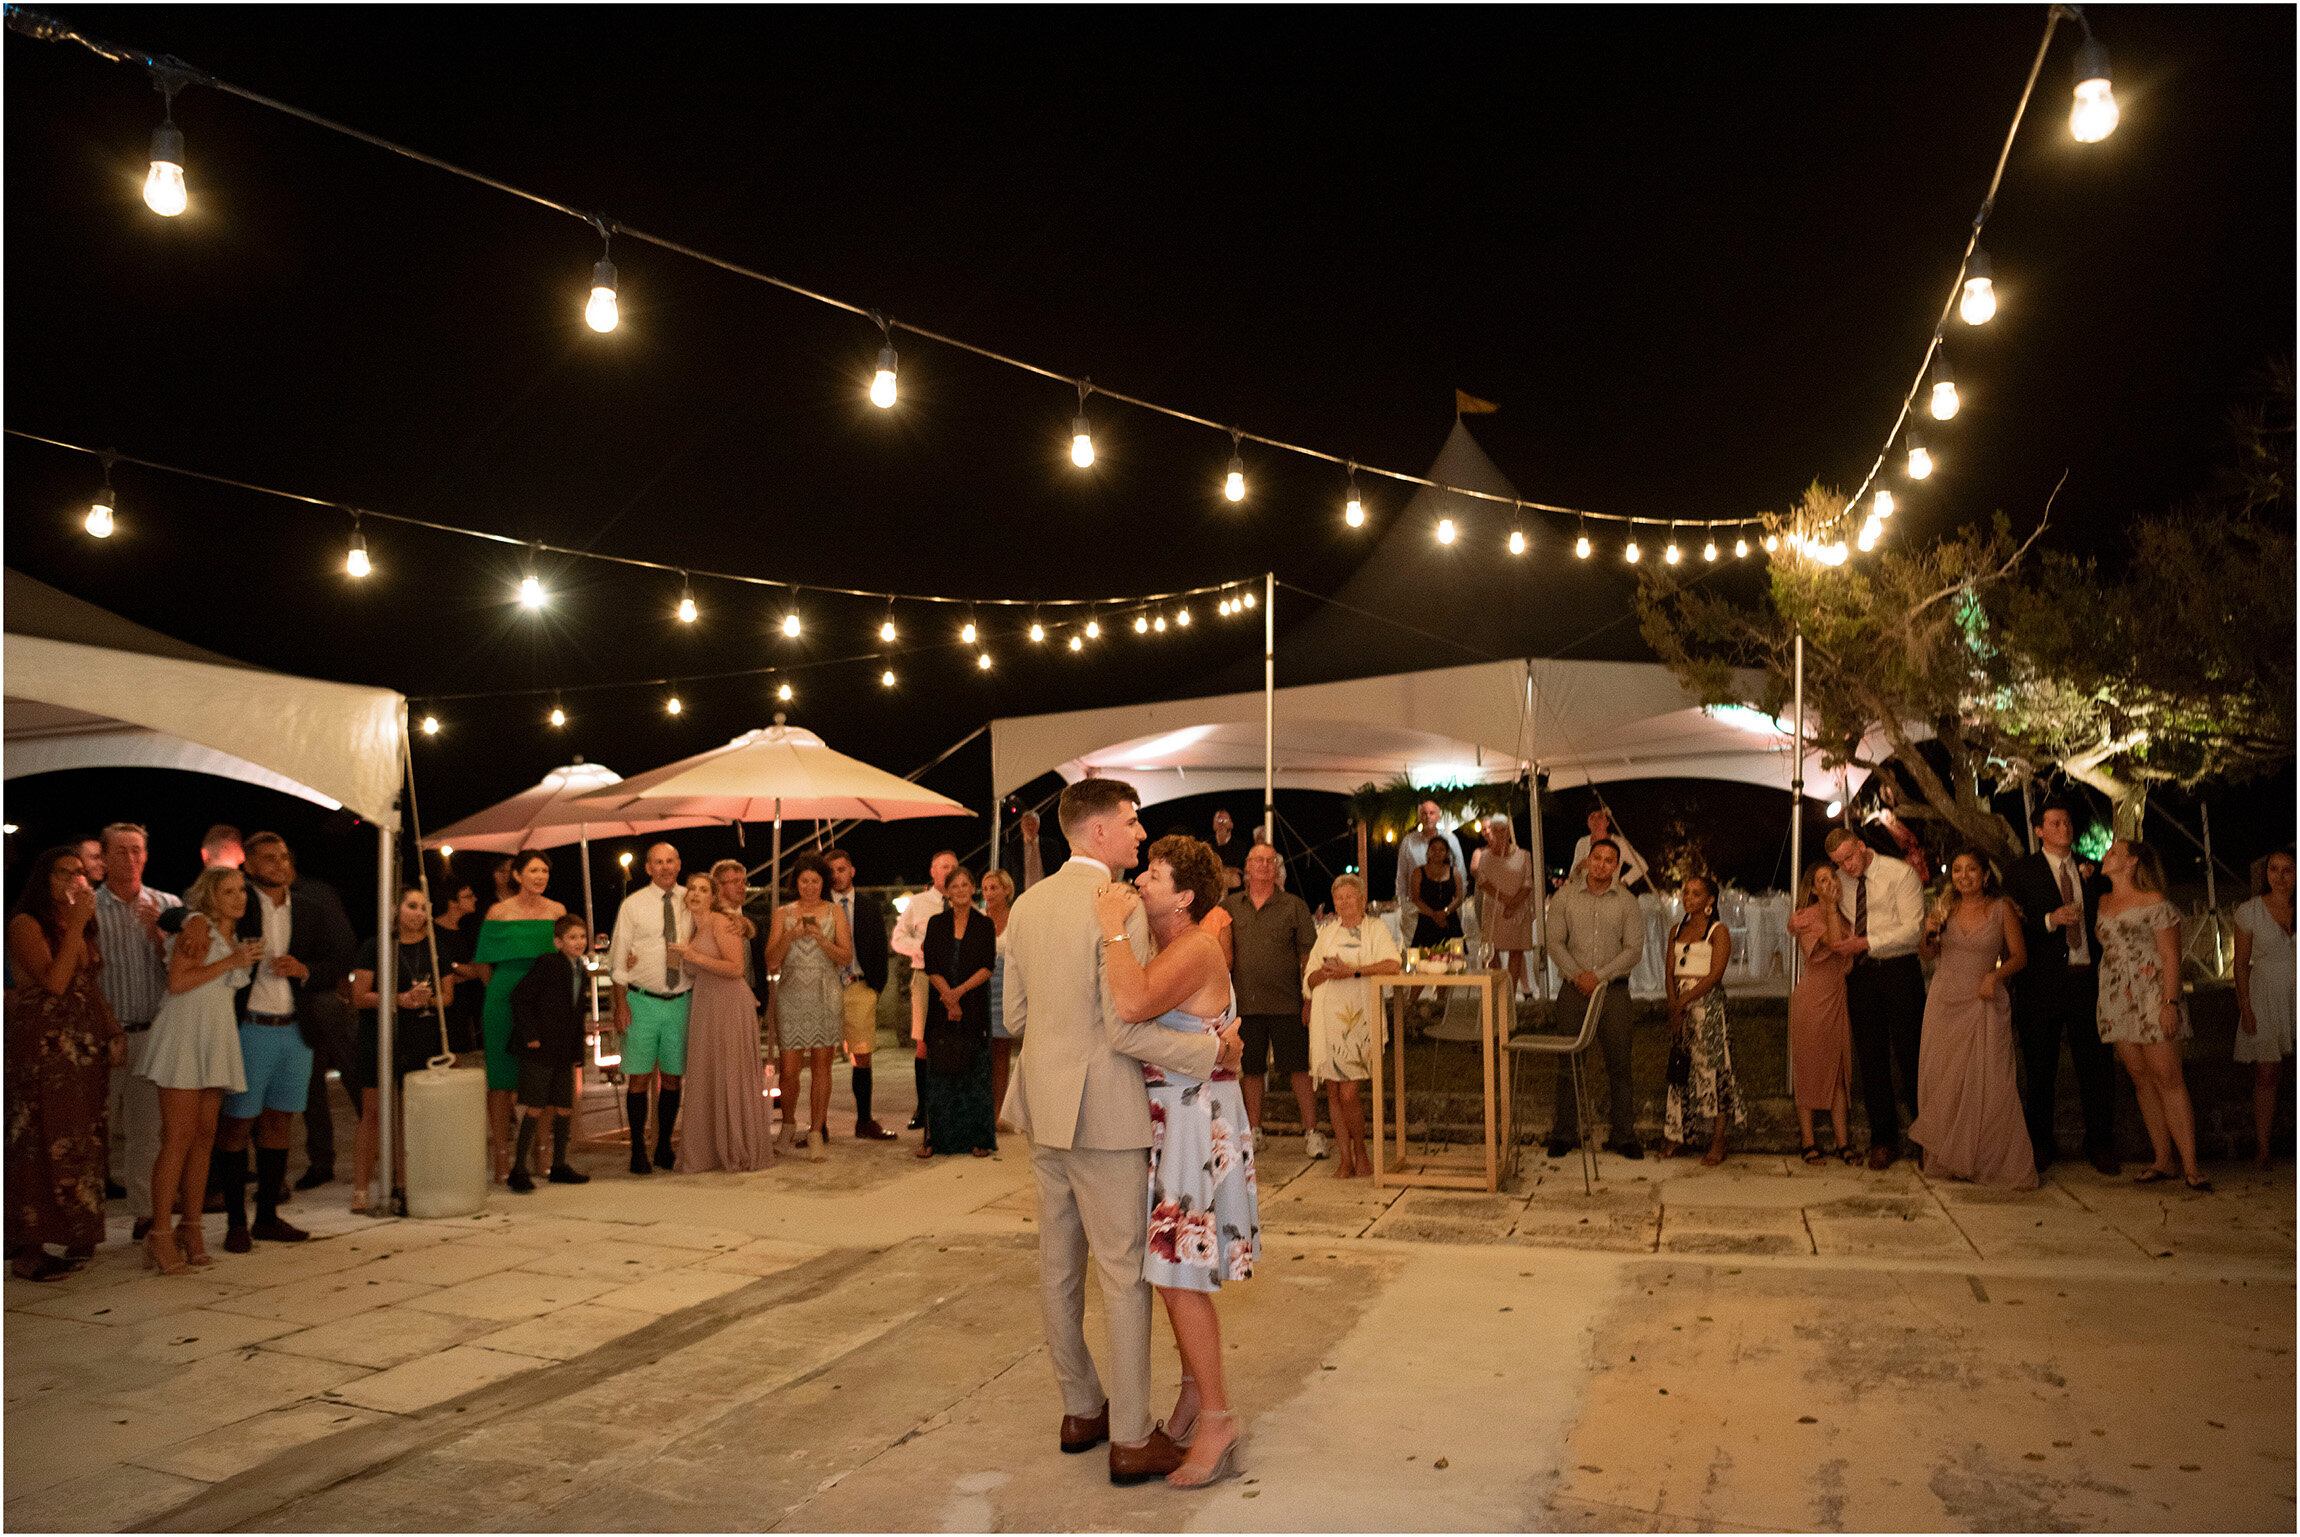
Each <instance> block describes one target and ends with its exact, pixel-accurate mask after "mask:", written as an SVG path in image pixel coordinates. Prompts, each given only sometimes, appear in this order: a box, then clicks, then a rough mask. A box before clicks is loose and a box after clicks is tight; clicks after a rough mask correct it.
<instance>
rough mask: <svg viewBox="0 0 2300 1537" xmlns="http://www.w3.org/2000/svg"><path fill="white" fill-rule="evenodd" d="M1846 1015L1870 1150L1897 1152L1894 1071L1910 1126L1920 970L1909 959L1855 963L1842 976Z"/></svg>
mask: <svg viewBox="0 0 2300 1537" xmlns="http://www.w3.org/2000/svg"><path fill="white" fill-rule="evenodd" d="M1845 1012H1846V1013H1847V1014H1848V1015H1850V1016H1851V1017H1852V1025H1853V1055H1854V1057H1855V1058H1857V1059H1858V1060H1859V1062H1860V1066H1861V1103H1862V1105H1863V1106H1864V1107H1865V1108H1866V1109H1867V1111H1868V1116H1869V1146H1871V1147H1885V1148H1892V1149H1894V1150H1895V1151H1898V1150H1899V1148H1900V1145H1901V1117H1900V1111H1899V1110H1898V1109H1897V1108H1896V1107H1895V1105H1894V1101H1893V1069H1894V1068H1895V1066H1898V1067H1899V1068H1900V1073H1901V1103H1902V1104H1905V1105H1907V1106H1908V1109H1909V1118H1910V1119H1911V1120H1914V1119H1916V1114H1917V1039H1918V1037H1919V1035H1920V1034H1922V1032H1923V1030H1924V1024H1925V972H1924V968H1923V967H1922V966H1920V965H1918V964H1917V958H1916V957H1915V956H1913V955H1896V956H1894V957H1892V958H1891V959H1890V960H1883V961H1871V960H1860V961H1856V962H1854V964H1853V969H1852V970H1851V971H1849V972H1847V973H1846V974H1845Z"/></svg>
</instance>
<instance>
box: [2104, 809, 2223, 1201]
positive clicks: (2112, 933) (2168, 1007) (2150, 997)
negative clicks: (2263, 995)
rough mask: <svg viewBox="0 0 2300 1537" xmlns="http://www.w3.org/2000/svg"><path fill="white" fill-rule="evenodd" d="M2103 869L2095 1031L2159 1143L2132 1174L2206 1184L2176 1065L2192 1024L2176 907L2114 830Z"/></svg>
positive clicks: (2156, 865) (2145, 850) (2143, 1180)
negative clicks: (2127, 1078) (2184, 994)
mask: <svg viewBox="0 0 2300 1537" xmlns="http://www.w3.org/2000/svg"><path fill="white" fill-rule="evenodd" d="M2100 873H2101V874H2103V875H2105V876H2107V877H2108V885H2109V891H2108V895H2107V896H2105V897H2102V898H2101V899H2100V915H2099V917H2098V918H2096V919H2095V920H2094V921H2093V929H2094V932H2095V933H2096V934H2097V935H2098V937H2099V939H2100V1014H2099V1018H2100V1038H2101V1039H2102V1040H2103V1041H2106V1042H2107V1043H2108V1044H2109V1045H2111V1046H2114V1047H2115V1048H2116V1059H2117V1060H2118V1061H2119V1062H2122V1063H2123V1064H2124V1070H2125V1071H2126V1072H2127V1073H2129V1074H2131V1076H2132V1088H2133V1093H2134V1094H2135V1095H2136V1096H2138V1098H2139V1100H2140V1118H2141V1120H2143V1121H2145V1122H2146V1123H2147V1124H2148V1141H2149V1145H2150V1146H2151V1147H2153V1148H2155V1149H2156V1161H2155V1162H2154V1163H2152V1164H2151V1165H2149V1167H2147V1168H2145V1169H2143V1170H2141V1171H2140V1173H2139V1174H2137V1175H2135V1176H2134V1177H2133V1183H2134V1184H2136V1185H2153V1184H2157V1183H2159V1182H2160V1181H2163V1180H2167V1179H2170V1178H2171V1177H2172V1176H2173V1175H2174V1174H2175V1173H2177V1174H2179V1175H2180V1177H2181V1178H2182V1179H2183V1180H2185V1181H2186V1182H2187V1184H2188V1188H2189V1189H2191V1190H2210V1189H2211V1188H2212V1181H2210V1180H2208V1179H2206V1178H2205V1177H2204V1176H2203V1174H2201V1173H2200V1172H2198V1170H2197V1167H2196V1108H2195V1106H2194V1105H2192V1104H2190V1103H2189V1099H2188V1080H2187V1078H2186V1077H2184V1076H2183V1075H2182V1073H2181V1067H2180V1043H2181V1042H2182V1041H2184V1040H2186V1039H2187V1038H2188V1037H2189V1035H2190V1034H2192V1033H2193V1032H2191V1031H2190V1029H2189V1027H2188V1005H2187V1004H2186V1003H2184V1002H2183V1001H2182V1000H2181V997H2180V909H2179V908H2177V907H2174V906H2173V905H2172V904H2171V903H2170V902H2169V901H2167V900H2166V899H2165V895H2164V861H2163V860H2162V859H2160V858H2158V857H2157V853H2156V850H2154V849H2152V848H2150V847H2149V846H2148V845H2147V844H2145V843H2142V842H2140V841H2139V840H2138V839H2136V838H2119V839H2117V840H2116V841H2115V842H2114V843H2112V844H2110V845H2109V846H2108V852H2107V853H2105V854H2103V855H2101V856H2100ZM2176 1152H2177V1153H2178V1154H2179V1156H2180V1163H2179V1166H2178V1167H2177V1168H2175V1167H2174V1165H2173V1161H2172V1160H2173V1155H2174V1153H2176Z"/></svg>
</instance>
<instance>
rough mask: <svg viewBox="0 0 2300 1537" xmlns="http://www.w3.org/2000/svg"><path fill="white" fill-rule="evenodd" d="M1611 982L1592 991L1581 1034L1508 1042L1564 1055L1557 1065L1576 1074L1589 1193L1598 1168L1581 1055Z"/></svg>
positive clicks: (1512, 1087) (1512, 1075) (1513, 1090)
mask: <svg viewBox="0 0 2300 1537" xmlns="http://www.w3.org/2000/svg"><path fill="white" fill-rule="evenodd" d="M1612 985H1613V983H1612V982H1611V981H1610V980H1607V981H1604V982H1600V983H1598V984H1597V991H1595V992H1593V993H1591V994H1590V995H1589V1007H1587V1008H1585V1009H1583V1010H1582V1011H1581V1033H1580V1034H1579V1035H1572V1036H1567V1035H1555V1034H1544V1033H1530V1032H1529V1033H1527V1034H1525V1035H1518V1036H1512V1037H1511V1038H1510V1040H1509V1042H1508V1046H1509V1050H1510V1051H1512V1052H1522V1053H1526V1054H1528V1055H1536V1056H1549V1057H1563V1058H1565V1060H1564V1061H1563V1062H1561V1063H1559V1064H1558V1066H1559V1068H1560V1069H1561V1070H1562V1071H1564V1072H1567V1073H1570V1074H1572V1075H1573V1116H1574V1124H1575V1125H1576V1126H1577V1127H1578V1128H1579V1130H1580V1132H1581V1193H1582V1194H1583V1195H1588V1194H1589V1193H1590V1180H1591V1178H1592V1177H1593V1176H1594V1175H1595V1174H1596V1172H1597V1151H1596V1149H1595V1148H1593V1147H1591V1146H1590V1142H1589V1135H1590V1133H1589V1127H1590V1119H1591V1117H1590V1108H1591V1107H1590V1099H1589V1077H1588V1075H1587V1074H1586V1073H1585V1072H1584V1071H1583V1070H1582V1059H1583V1057H1584V1056H1585V1055H1586V1054H1587V1052H1588V1051H1589V1046H1590V1043H1591V1042H1592V1041H1594V1040H1596V1039H1597V1016H1598V1014H1599V1012H1600V1011H1602V1010H1603V1009H1604V1007H1605V990H1606V989H1607V988H1609V987H1611V986H1612ZM1509 1097H1510V1103H1511V1104H1513V1105H1514V1104H1516V1103H1517V1058H1516V1057H1515V1056H1512V1057H1511V1058H1510V1059H1509Z"/></svg>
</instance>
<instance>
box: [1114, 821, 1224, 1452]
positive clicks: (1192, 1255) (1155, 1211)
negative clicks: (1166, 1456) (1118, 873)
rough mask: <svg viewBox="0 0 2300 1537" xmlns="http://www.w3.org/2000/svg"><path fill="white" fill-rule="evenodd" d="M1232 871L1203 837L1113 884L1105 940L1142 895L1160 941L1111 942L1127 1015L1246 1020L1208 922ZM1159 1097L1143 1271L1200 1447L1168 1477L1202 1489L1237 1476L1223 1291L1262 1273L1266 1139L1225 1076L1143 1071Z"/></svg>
mask: <svg viewBox="0 0 2300 1537" xmlns="http://www.w3.org/2000/svg"><path fill="white" fill-rule="evenodd" d="M1224 889H1225V882H1224V879H1223V875H1222V863H1221V861H1220V860H1219V859H1217V858H1216V857H1215V855H1214V850H1213V849H1212V848H1211V847H1210V846H1208V845H1207V844H1204V843H1200V842H1199V841H1198V840H1197V839H1195V838H1189V837H1182V836H1174V837H1167V838H1160V839H1159V840H1158V841H1157V842H1156V843H1153V844H1151V845H1150V852H1149V857H1148V858H1147V860H1146V861H1145V862H1144V865H1143V869H1142V873H1141V875H1140V876H1138V877H1136V878H1135V882H1134V885H1133V886H1132V887H1131V888H1130V887H1127V886H1125V885H1122V884H1118V883H1113V884H1111V885H1110V886H1108V887H1105V888H1104V889H1103V891H1102V892H1101V894H1100V895H1098V896H1097V897H1096V898H1095V900H1094V908H1095V915H1096V916H1097V917H1099V918H1100V919H1101V920H1102V932H1103V933H1105V934H1111V933H1117V932H1119V931H1120V930H1122V929H1123V927H1124V925H1125V922H1126V919H1127V916H1128V915H1129V914H1130V913H1131V912H1132V911H1133V910H1134V906H1135V903H1136V902H1137V901H1139V902H1140V903H1141V905H1142V908H1143V911H1144V914H1145V916H1147V917H1148V919H1149V922H1150V937H1151V939H1152V941H1153V942H1154V943H1155V944H1156V945H1157V946H1158V954H1157V955H1156V956H1155V957H1153V958H1152V960H1151V962H1150V966H1149V969H1148V970H1147V971H1145V970H1144V969H1143V967H1142V965H1141V964H1140V963H1139V962H1138V961H1136V960H1135V959H1134V953H1133V951H1132V949H1130V948H1129V947H1128V946H1126V945H1121V944H1111V945H1107V946H1105V947H1104V948H1103V956H1104V962H1103V964H1104V967H1105V969H1106V976H1107V980H1108V982H1109V985H1110V998H1111V1001H1112V1002H1113V1003H1114V1004H1116V1005H1117V1008H1118V1013H1119V1015H1120V1016H1121V1017H1122V1018H1125V1019H1129V1020H1136V1021H1141V1020H1155V1021H1156V1022H1157V1023H1159V1024H1161V1025H1164V1026H1165V1027H1166V1028H1167V1029H1169V1030H1186V1031H1193V1032H1195V1031H1205V1032H1207V1033H1208V1034H1212V1035H1219V1034H1221V1033H1222V1030H1223V1028H1224V1027H1225V1026H1226V1025H1228V1024H1229V1022H1230V1021H1231V1019H1232V1018H1233V1017H1234V1016H1235V1015H1236V1013H1237V1002H1238V1000H1237V994H1236V992H1235V991H1234V990H1233V989H1232V988H1231V986H1230V972H1229V968H1228V967H1226V966H1225V965H1223V963H1222V947H1221V946H1220V944H1218V943H1217V942H1216V941H1215V939H1214V937H1213V936H1212V935H1210V934H1208V933H1207V932H1206V931H1205V930H1204V929H1202V928H1200V927H1199V925H1198V914H1199V913H1200V912H1201V911H1204V910H1208V909H1211V908H1212V907H1213V906H1214V904H1215V903H1217V902H1219V901H1221V899H1222V893H1223V891H1224ZM1142 1076H1143V1078H1144V1080H1145V1081H1146V1082H1147V1084H1148V1086H1149V1094H1150V1196H1149V1200H1148V1202H1147V1203H1146V1204H1147V1206H1148V1209H1149V1223H1150V1240H1149V1246H1148V1248H1147V1250H1146V1255H1145V1258H1144V1260H1143V1263H1142V1270H1143V1274H1144V1275H1145V1277H1146V1278H1147V1279H1148V1280H1149V1282H1150V1284H1151V1285H1152V1286H1155V1287H1156V1288H1158V1295H1159V1297H1160V1298H1161V1299H1163V1300H1164V1302H1165V1304H1166V1317H1167V1319H1168V1320H1169V1321H1170V1322H1171V1323H1172V1324H1173V1326H1174V1343H1175V1345H1176V1347H1177V1348H1178V1349H1179V1350H1180V1352H1181V1355H1182V1392H1181V1395H1180V1396H1179V1397H1177V1398H1176V1399H1175V1400H1174V1413H1173V1417H1172V1418H1170V1419H1169V1420H1167V1421H1166V1425H1165V1428H1166V1433H1167V1434H1168V1435H1170V1436H1172V1437H1173V1438H1174V1440H1175V1442H1176V1444H1178V1445H1181V1446H1185V1447H1187V1448H1189V1452H1190V1455H1189V1456H1188V1457H1187V1458H1185V1459H1184V1460H1183V1462H1182V1465H1181V1466H1180V1467H1178V1468H1176V1469H1175V1470H1174V1471H1173V1472H1171V1473H1169V1474H1167V1475H1166V1482H1167V1483H1169V1484H1171V1485H1173V1486H1174V1487H1175V1488H1177V1489H1197V1488H1202V1487H1204V1486H1205V1485H1207V1484H1211V1483H1215V1482H1217V1481H1219V1480H1221V1479H1224V1478H1228V1477H1229V1476H1230V1475H1231V1474H1233V1473H1235V1472H1236V1471H1237V1450H1238V1428H1237V1424H1236V1422H1235V1420H1234V1419H1233V1418H1232V1416H1231V1414H1230V1400H1229V1396H1228V1392H1227V1389H1226V1388H1225V1386H1224V1383H1223V1378H1222V1326H1221V1321H1220V1319H1219V1318H1217V1317H1216V1316H1215V1312H1214V1296H1213V1294H1214V1293H1215V1292H1217V1291H1220V1290H1221V1289H1222V1283H1223V1282H1224V1281H1226V1280H1228V1281H1239V1280H1244V1279H1245V1278H1246V1277H1247V1276H1250V1275H1252V1274H1253V1273H1254V1260H1255V1258H1256V1257H1257V1255H1259V1253H1260V1252H1261V1234H1262V1224H1261V1215H1260V1211H1259V1207H1258V1204H1257V1201H1256V1198H1255V1193H1254V1138H1253V1135H1252V1132H1251V1130H1250V1124H1251V1123H1249V1122H1248V1121H1247V1119H1246V1099H1245V1095H1244V1094H1243V1093H1242V1092H1241V1091H1240V1090H1239V1088H1238V1075H1237V1073H1236V1072H1234V1071H1232V1070H1230V1069H1228V1068H1218V1069H1216V1070H1215V1073H1214V1076H1213V1078H1212V1079H1211V1080H1209V1081H1207V1082H1204V1083H1201V1082H1199V1081H1198V1080H1197V1079H1195V1078H1185V1077H1183V1076H1182V1075H1181V1074H1179V1073H1168V1072H1165V1071H1164V1070H1162V1069H1160V1068H1157V1067H1153V1066H1151V1065H1150V1064H1149V1063H1147V1062H1145V1063H1143V1064H1142Z"/></svg>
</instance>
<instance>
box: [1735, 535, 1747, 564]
mask: <svg viewBox="0 0 2300 1537" xmlns="http://www.w3.org/2000/svg"><path fill="white" fill-rule="evenodd" d="M1748 554H1749V541H1748V539H1747V538H1746V537H1743V538H1740V539H1736V540H1734V541H1733V558H1734V559H1735V560H1743V559H1746V558H1747V557H1748Z"/></svg>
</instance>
